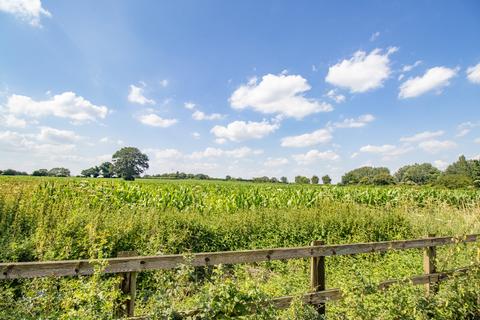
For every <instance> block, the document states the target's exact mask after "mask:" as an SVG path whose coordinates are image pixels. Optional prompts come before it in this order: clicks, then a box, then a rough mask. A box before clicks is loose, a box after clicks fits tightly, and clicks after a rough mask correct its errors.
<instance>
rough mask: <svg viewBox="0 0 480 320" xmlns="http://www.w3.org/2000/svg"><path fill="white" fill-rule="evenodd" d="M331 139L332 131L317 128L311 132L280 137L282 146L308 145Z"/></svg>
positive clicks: (298, 146) (297, 146) (299, 146)
mask: <svg viewBox="0 0 480 320" xmlns="http://www.w3.org/2000/svg"><path fill="white" fill-rule="evenodd" d="M331 140H332V133H331V132H330V130H328V129H319V130H315V131H313V132H311V133H305V134H301V135H298V136H290V137H285V138H283V139H282V142H281V145H282V147H295V148H301V147H308V146H313V145H316V144H319V143H327V142H330V141H331Z"/></svg>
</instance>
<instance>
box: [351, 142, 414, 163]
mask: <svg viewBox="0 0 480 320" xmlns="http://www.w3.org/2000/svg"><path fill="white" fill-rule="evenodd" d="M413 149H414V148H413V147H411V146H408V145H403V146H394V145H391V144H384V145H380V146H375V145H370V144H369V145H366V146H363V147H361V148H360V150H359V151H360V152H362V153H373V154H378V155H382V156H383V159H385V160H387V159H391V158H394V157H397V156H400V155H403V154H405V153H408V152H410V151H412V150H413ZM357 155H358V154H356V155H355V156H357ZM352 157H353V155H352Z"/></svg>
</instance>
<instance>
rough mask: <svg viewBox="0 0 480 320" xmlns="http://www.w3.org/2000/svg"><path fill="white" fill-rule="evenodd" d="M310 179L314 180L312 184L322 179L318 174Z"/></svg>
mask: <svg viewBox="0 0 480 320" xmlns="http://www.w3.org/2000/svg"><path fill="white" fill-rule="evenodd" d="M310 181H312V184H318V182H319V181H320V179H319V178H318V176H315V175H314V176H313V177H312V179H310Z"/></svg>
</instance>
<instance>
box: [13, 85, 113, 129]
mask: <svg viewBox="0 0 480 320" xmlns="http://www.w3.org/2000/svg"><path fill="white" fill-rule="evenodd" d="M6 111H7V112H8V113H10V114H15V115H24V116H29V117H36V118H39V117H43V116H55V117H59V118H67V119H71V120H73V121H74V122H76V123H83V122H89V121H95V120H97V119H99V118H100V119H104V118H105V117H106V116H107V114H108V108H107V107H105V106H97V105H94V104H92V103H91V102H90V101H88V100H86V99H85V98H83V97H81V96H77V95H76V94H75V93H74V92H64V93H62V94H58V95H54V96H53V98H50V99H49V100H44V101H35V100H33V99H32V98H30V97H27V96H22V95H16V94H14V95H11V96H10V97H9V98H8V100H7V104H6Z"/></svg>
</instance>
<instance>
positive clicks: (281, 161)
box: [263, 158, 289, 167]
mask: <svg viewBox="0 0 480 320" xmlns="http://www.w3.org/2000/svg"><path fill="white" fill-rule="evenodd" d="M288 163H289V161H288V159H287V158H268V159H267V160H266V161H265V162H264V163H263V165H264V166H266V167H280V166H284V165H286V164H288Z"/></svg>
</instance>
